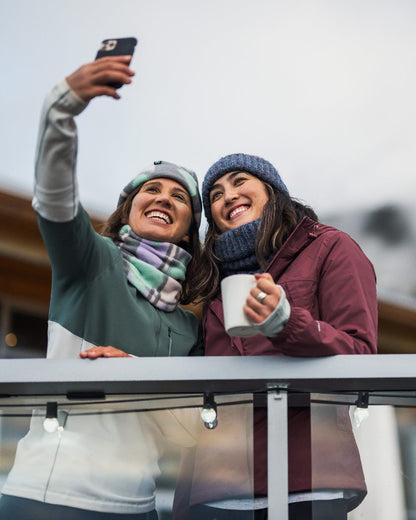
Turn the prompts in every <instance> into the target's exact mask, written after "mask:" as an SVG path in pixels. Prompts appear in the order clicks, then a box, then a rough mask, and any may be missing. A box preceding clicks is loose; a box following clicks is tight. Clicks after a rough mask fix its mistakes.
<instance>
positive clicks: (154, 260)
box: [115, 225, 191, 312]
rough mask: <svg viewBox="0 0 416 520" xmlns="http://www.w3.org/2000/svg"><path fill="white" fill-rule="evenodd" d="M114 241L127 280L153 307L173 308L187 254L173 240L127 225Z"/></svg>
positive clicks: (168, 309) (183, 273) (166, 310)
mask: <svg viewBox="0 0 416 520" xmlns="http://www.w3.org/2000/svg"><path fill="white" fill-rule="evenodd" d="M115 243H116V245H117V247H118V248H119V249H120V250H121V253H122V255H123V266H124V272H125V273H126V276H127V281H128V282H129V283H130V284H131V285H133V286H134V287H136V289H137V290H138V291H139V292H140V293H141V294H142V295H143V296H144V297H145V298H146V299H147V300H148V301H149V302H150V303H151V304H152V305H153V306H154V307H156V308H157V309H160V310H162V311H165V312H171V311H174V310H175V309H176V306H177V304H178V300H179V293H180V291H181V290H182V284H181V282H182V281H183V280H185V274H186V268H187V266H188V264H189V262H190V261H191V255H190V254H189V253H188V252H187V251H185V250H184V249H182V248H181V247H179V246H177V245H175V244H171V243H169V242H153V241H150V240H146V239H144V238H141V237H139V236H138V235H136V233H134V231H133V230H132V229H131V227H130V226H129V225H125V226H123V227H122V228H121V229H120V232H119V240H117V241H116V242H115Z"/></svg>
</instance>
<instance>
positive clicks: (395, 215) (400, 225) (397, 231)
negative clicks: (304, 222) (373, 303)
mask: <svg viewBox="0 0 416 520" xmlns="http://www.w3.org/2000/svg"><path fill="white" fill-rule="evenodd" d="M321 221H322V222H323V223H325V224H329V225H332V226H335V227H336V228H338V229H341V230H342V231H345V232H346V233H348V234H349V235H350V236H351V237H352V238H354V239H355V240H356V241H357V242H358V243H359V245H360V246H361V248H362V249H363V251H364V252H365V254H366V255H367V256H368V257H369V259H370V260H371V261H372V262H373V264H374V267H375V270H376V274H377V287H378V293H379V297H381V298H384V299H387V300H390V301H395V302H397V303H399V304H400V303H401V304H404V305H406V306H408V307H415V308H416V209H415V208H414V207H408V206H401V205H398V204H386V205H383V206H380V207H377V208H373V209H369V210H363V211H361V212H357V211H351V212H343V213H339V214H328V215H323V216H321Z"/></svg>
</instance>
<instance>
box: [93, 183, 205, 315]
mask: <svg viewBox="0 0 416 520" xmlns="http://www.w3.org/2000/svg"><path fill="white" fill-rule="evenodd" d="M142 187H143V184H141V185H140V186H138V187H137V188H136V189H135V190H133V191H132V192H131V193H129V195H128V196H127V198H126V200H125V201H124V203H123V204H122V205H121V206H119V207H118V208H117V209H116V210H115V211H114V212H113V213H112V214H111V215H110V216H109V217H108V219H107V221H106V222H105V223H104V224H103V228H102V229H101V231H100V234H101V235H102V236H104V237H109V238H111V240H113V241H115V240H117V239H118V238H119V235H118V234H119V231H120V229H121V228H122V227H123V226H124V225H125V224H128V221H129V215H130V210H131V206H132V203H133V199H134V197H135V196H136V194H137V193H138V192H139V191H140V190H141V188H142ZM188 234H189V241H187V242H185V241H182V242H180V243H179V244H178V246H180V247H182V248H183V249H185V251H188V253H189V254H190V255H191V256H192V259H191V261H190V262H189V264H188V267H187V269H186V276H185V280H184V281H183V283H182V291H181V293H180V295H179V302H180V303H182V304H184V305H187V304H189V303H192V302H193V301H195V300H197V299H198V298H199V294H198V293H197V291H198V288H197V285H196V284H195V279H196V277H197V273H198V272H199V270H200V265H201V256H202V248H201V242H200V240H199V234H198V228H197V225H196V222H195V219H194V217H193V215H192V221H191V226H190V228H189V232H188Z"/></svg>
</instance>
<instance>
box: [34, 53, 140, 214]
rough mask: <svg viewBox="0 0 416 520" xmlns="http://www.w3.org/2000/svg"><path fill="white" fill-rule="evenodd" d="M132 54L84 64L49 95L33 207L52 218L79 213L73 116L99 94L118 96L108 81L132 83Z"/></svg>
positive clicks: (41, 132)
mask: <svg viewBox="0 0 416 520" xmlns="http://www.w3.org/2000/svg"><path fill="white" fill-rule="evenodd" d="M130 59H131V56H114V57H107V58H101V59H99V60H96V61H94V62H92V63H88V64H87V65H83V66H82V67H80V68H79V69H78V70H76V71H75V72H74V73H72V74H71V75H69V76H68V77H67V78H66V79H64V80H62V81H60V82H59V83H58V84H57V85H56V86H55V87H54V88H53V89H52V91H51V92H50V93H49V94H48V95H47V96H46V99H45V102H44V105H43V109H42V115H41V122H40V127H39V135H38V144H37V156H36V164H35V189H34V198H33V202H32V205H33V208H34V209H35V211H36V212H37V213H39V214H40V215H41V216H42V217H44V218H45V219H47V220H51V221H53V222H68V221H70V220H72V219H73V218H75V216H76V215H77V212H78V205H79V198H78V186H77V180H76V158H77V149H78V142H77V128H76V124H75V120H74V116H76V115H78V114H79V113H80V112H82V111H83V110H84V109H85V108H86V106H87V105H88V103H89V101H90V100H91V99H93V98H94V97H97V96H110V97H113V98H114V99H119V98H120V96H119V94H118V93H117V91H116V89H114V88H112V87H109V86H108V85H107V83H108V82H112V81H114V82H120V83H123V84H127V83H131V78H132V76H133V75H134V72H133V71H132V70H130V68H129V66H128V64H129V62H130Z"/></svg>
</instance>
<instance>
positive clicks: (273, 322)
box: [253, 285, 290, 338]
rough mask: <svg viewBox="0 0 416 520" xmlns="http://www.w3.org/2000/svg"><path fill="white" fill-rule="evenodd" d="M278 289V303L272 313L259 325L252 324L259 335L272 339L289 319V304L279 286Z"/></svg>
mask: <svg viewBox="0 0 416 520" xmlns="http://www.w3.org/2000/svg"><path fill="white" fill-rule="evenodd" d="M277 287H279V289H280V290H281V291H282V295H281V297H280V300H279V303H278V304H277V307H276V308H275V309H274V311H273V312H272V313H271V314H270V316H268V317H267V318H266V319H265V320H264V321H262V322H261V323H253V327H254V328H256V329H257V330H258V331H259V333H260V334H263V336H267V337H269V338H272V337H274V336H277V335H278V334H279V332H281V331H282V330H283V329H284V327H285V325H286V323H287V322H288V320H289V318H290V303H289V302H288V300H287V298H286V293H285V291H284V289H283V287H281V286H280V285H278V286H277Z"/></svg>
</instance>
